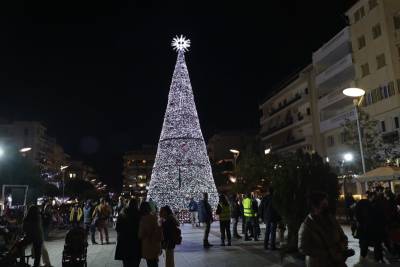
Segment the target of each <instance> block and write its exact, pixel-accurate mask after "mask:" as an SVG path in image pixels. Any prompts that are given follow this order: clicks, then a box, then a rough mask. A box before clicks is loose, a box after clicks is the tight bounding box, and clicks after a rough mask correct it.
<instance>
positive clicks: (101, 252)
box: [46, 222, 400, 267]
mask: <svg viewBox="0 0 400 267" xmlns="http://www.w3.org/2000/svg"><path fill="white" fill-rule="evenodd" d="M239 229H240V228H239ZM345 230H346V232H349V229H348V228H347V227H345ZM63 234H64V233H56V237H54V238H53V240H52V241H49V242H46V246H47V248H48V250H49V254H50V258H51V262H52V264H53V266H55V267H61V257H62V256H61V254H62V249H63V246H64V239H63V238H62V235H63ZM202 235H203V229H201V228H194V229H193V228H192V226H191V225H183V226H182V236H183V243H182V245H180V246H178V247H177V249H176V251H175V263H176V266H177V267H214V266H218V267H224V266H226V267H264V266H271V267H277V266H285V267H300V266H304V263H303V262H302V261H300V260H297V259H295V258H293V257H286V258H285V259H284V260H283V261H281V256H280V253H279V251H265V250H264V249H263V243H262V241H259V242H253V241H250V242H245V241H236V240H235V241H234V242H233V244H232V247H221V246H219V243H220V240H219V229H218V222H216V223H213V225H212V229H211V234H210V242H211V243H212V244H214V247H212V248H211V249H207V250H205V249H203V247H202ZM57 236H58V237H57ZM110 236H111V238H110V241H111V242H112V244H110V245H103V246H102V245H94V246H92V245H89V248H88V266H89V267H92V266H93V267H122V262H120V261H115V260H114V253H115V242H116V233H115V231H114V230H110ZM349 240H350V243H349V244H350V247H352V248H354V249H355V250H356V253H357V254H356V255H355V256H353V257H351V258H350V259H349V260H348V262H347V263H348V266H350V267H351V266H354V267H361V266H371V267H372V266H382V265H379V264H375V263H369V264H361V263H358V259H359V250H358V242H357V240H354V239H353V238H352V237H349ZM140 266H141V267H142V266H143V267H145V266H146V264H145V262H144V261H143V260H142V263H141V265H140ZM159 266H160V267H162V266H165V265H164V258H163V256H160V265H159ZM384 266H386V265H384ZM390 266H399V267H400V264H392V265H390Z"/></svg>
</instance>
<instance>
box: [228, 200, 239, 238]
mask: <svg viewBox="0 0 400 267" xmlns="http://www.w3.org/2000/svg"><path fill="white" fill-rule="evenodd" d="M230 205H231V218H232V220H233V227H232V232H233V237H234V238H237V239H240V238H242V237H241V236H240V235H239V233H238V229H237V226H238V223H239V218H240V216H241V214H242V210H241V209H240V204H239V200H238V198H237V196H236V195H233V196H232V198H231V203H230Z"/></svg>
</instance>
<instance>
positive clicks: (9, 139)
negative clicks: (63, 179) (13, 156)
mask: <svg viewBox="0 0 400 267" xmlns="http://www.w3.org/2000/svg"><path fill="white" fill-rule="evenodd" d="M46 131H47V129H46V127H45V126H44V125H43V124H42V123H41V122H38V121H14V122H2V123H0V145H1V146H2V147H3V148H4V149H5V150H6V153H12V152H14V153H15V152H18V151H19V150H20V149H22V148H27V147H29V148H31V150H30V151H28V152H26V153H24V156H25V157H27V158H28V159H30V160H31V161H32V162H33V163H34V164H36V165H38V166H40V167H41V169H42V171H43V173H44V174H48V175H51V174H52V173H56V172H58V170H59V168H60V166H61V165H62V164H64V163H65V161H66V159H67V157H68V155H66V154H65V153H64V150H63V148H62V147H61V146H60V145H58V144H57V142H56V139H55V138H52V137H50V136H48V135H47V133H46Z"/></svg>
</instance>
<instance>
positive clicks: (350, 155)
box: [342, 153, 354, 195]
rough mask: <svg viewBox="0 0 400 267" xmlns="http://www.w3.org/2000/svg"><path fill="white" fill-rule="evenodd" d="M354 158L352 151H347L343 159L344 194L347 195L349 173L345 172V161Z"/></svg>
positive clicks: (350, 160)
mask: <svg viewBox="0 0 400 267" xmlns="http://www.w3.org/2000/svg"><path fill="white" fill-rule="evenodd" d="M353 159H354V157H353V154H351V153H346V154H344V155H343V161H342V169H343V195H346V193H347V175H346V172H345V168H344V167H345V166H344V163H345V162H352V161H353Z"/></svg>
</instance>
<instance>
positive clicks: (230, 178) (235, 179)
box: [229, 149, 240, 183]
mask: <svg viewBox="0 0 400 267" xmlns="http://www.w3.org/2000/svg"><path fill="white" fill-rule="evenodd" d="M229 151H230V152H231V153H232V154H233V170H234V172H235V176H236V161H237V158H238V157H239V155H240V151H239V150H237V149H230V150H229ZM229 180H230V181H231V182H232V183H236V181H237V177H234V176H230V177H229Z"/></svg>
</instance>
